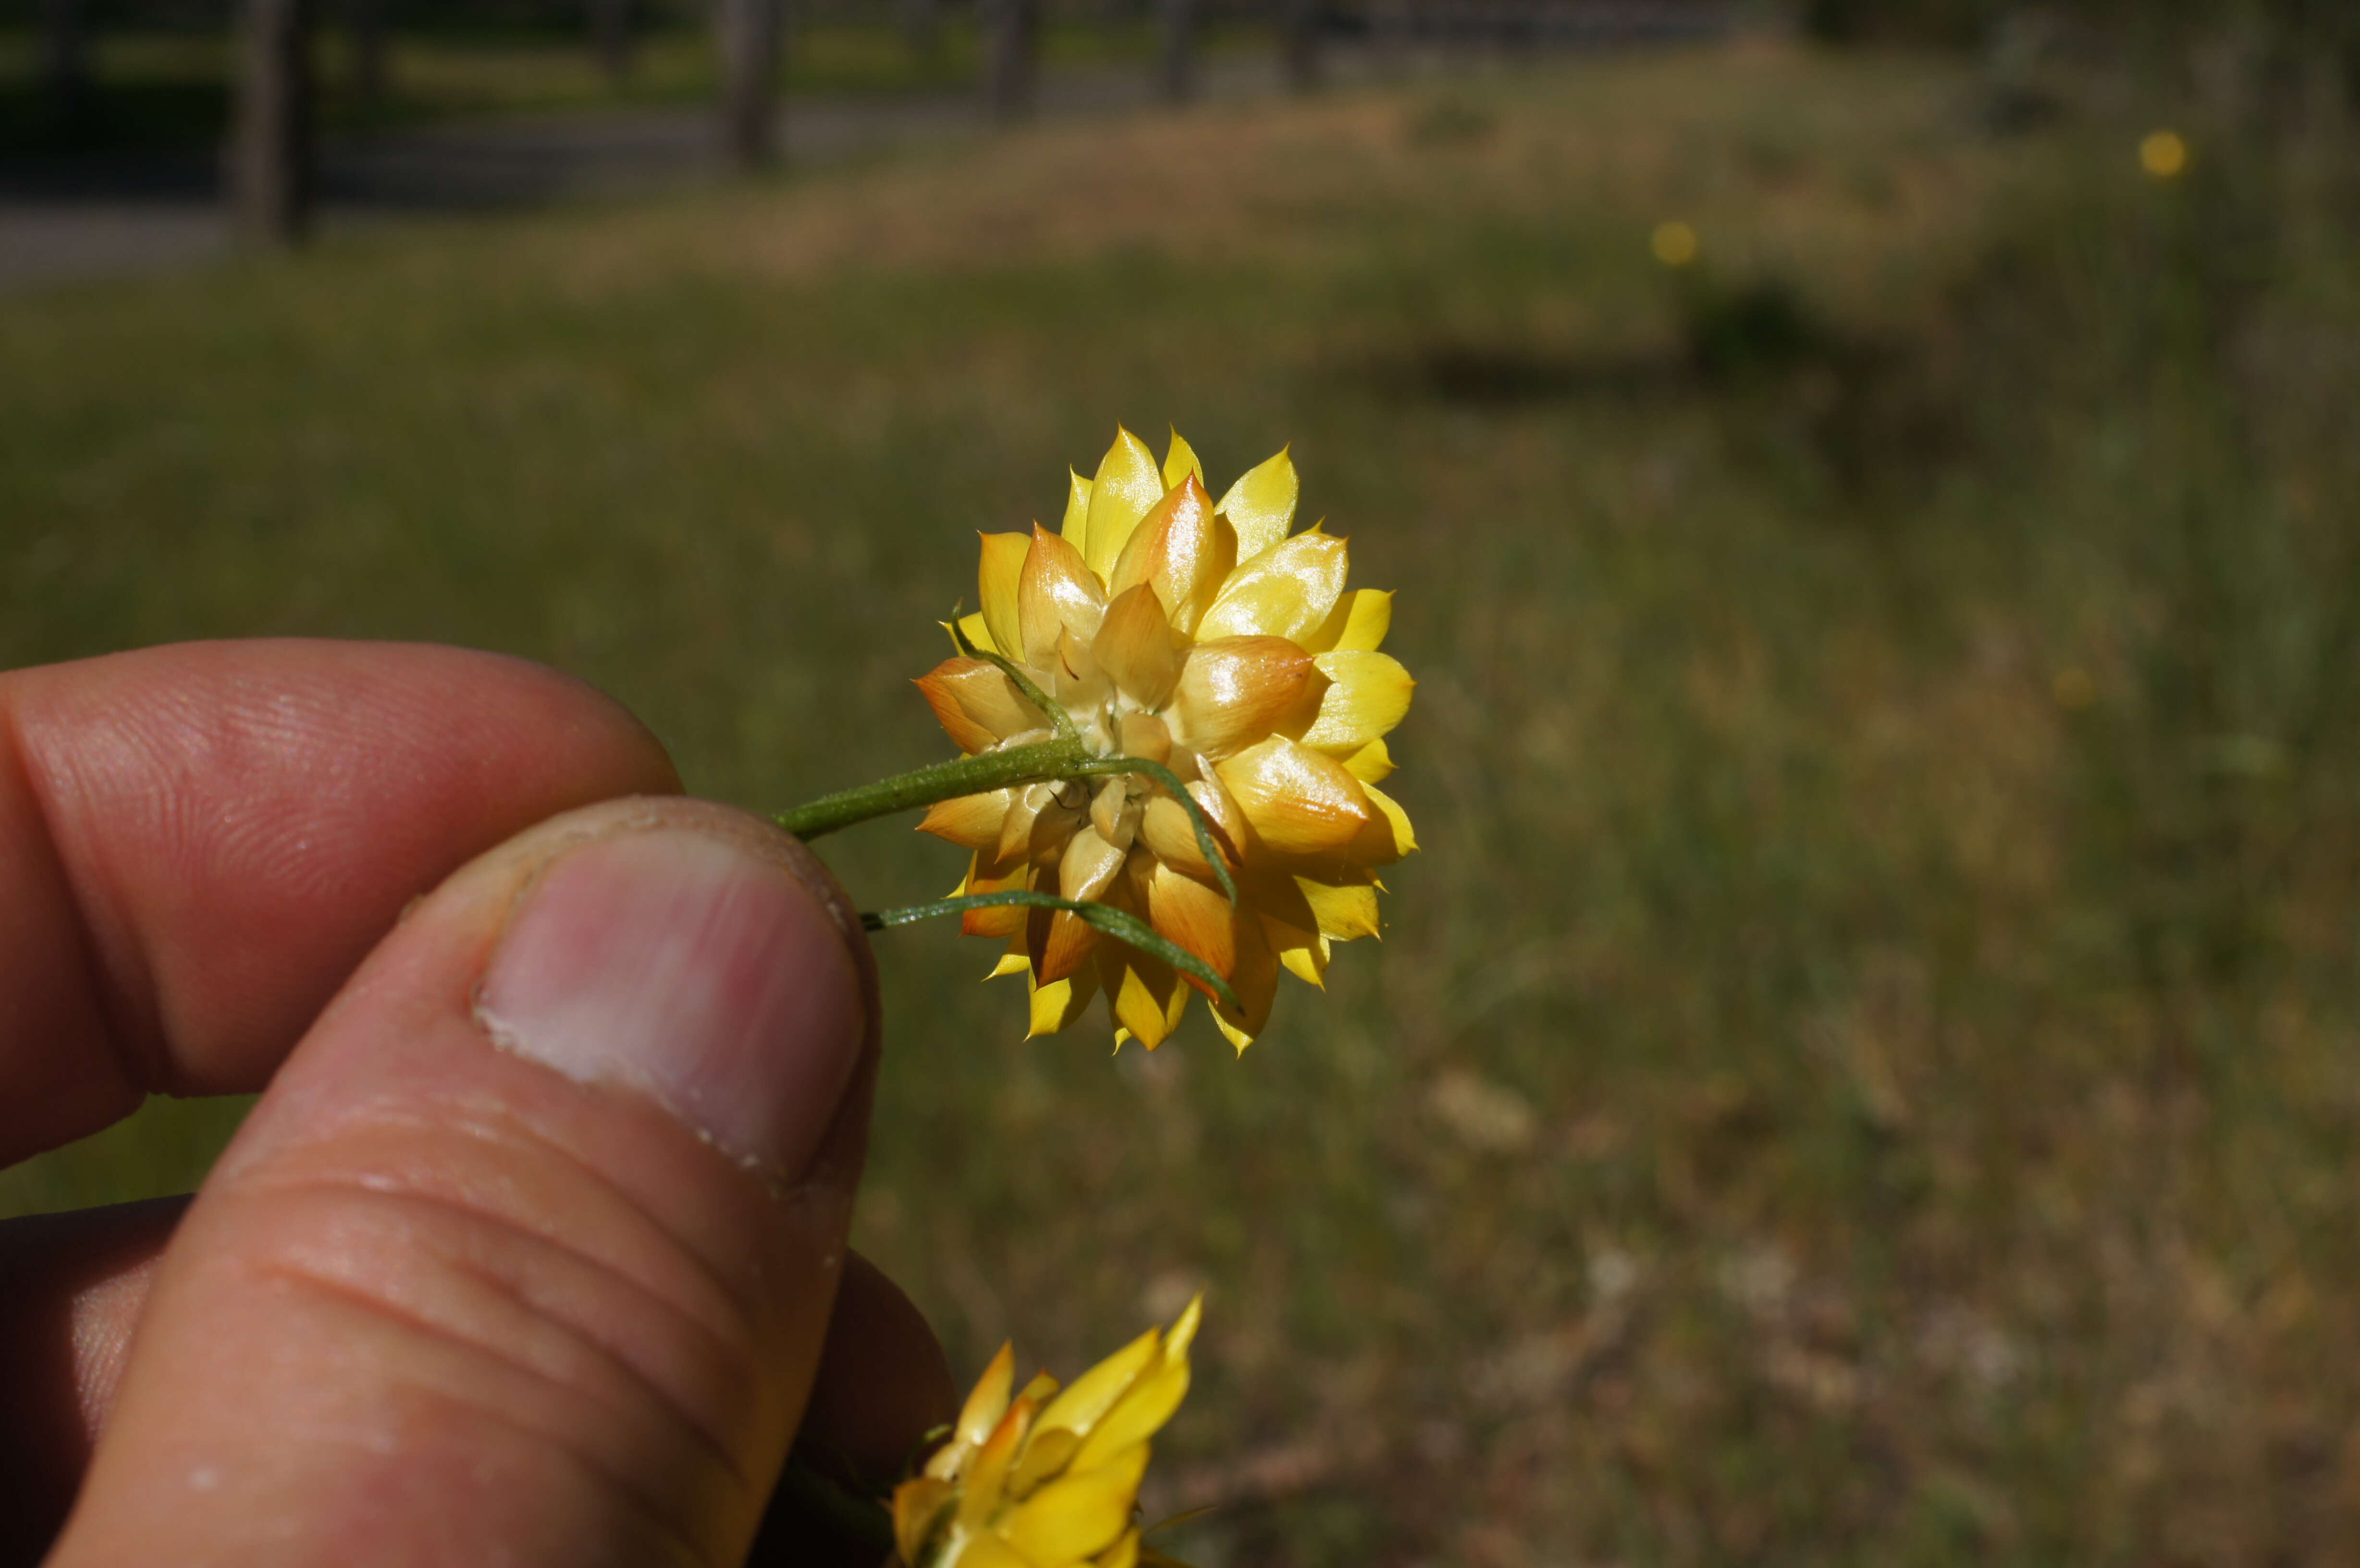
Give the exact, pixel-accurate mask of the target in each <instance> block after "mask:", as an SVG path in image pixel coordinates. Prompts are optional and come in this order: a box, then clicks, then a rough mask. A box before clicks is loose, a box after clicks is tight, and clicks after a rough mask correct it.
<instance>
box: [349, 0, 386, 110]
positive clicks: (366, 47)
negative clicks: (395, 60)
mask: <svg viewBox="0 0 2360 1568" xmlns="http://www.w3.org/2000/svg"><path fill="white" fill-rule="evenodd" d="M388 3H389V0H344V27H345V29H346V31H347V32H348V34H349V35H350V38H351V42H352V50H353V96H354V97H355V98H356V99H358V100H359V101H360V103H362V104H363V105H364V106H366V107H367V108H370V109H376V108H378V107H381V106H382V105H383V104H384V103H385V92H386V78H387V76H388V68H387V40H386V15H385V13H386V7H387V5H388Z"/></svg>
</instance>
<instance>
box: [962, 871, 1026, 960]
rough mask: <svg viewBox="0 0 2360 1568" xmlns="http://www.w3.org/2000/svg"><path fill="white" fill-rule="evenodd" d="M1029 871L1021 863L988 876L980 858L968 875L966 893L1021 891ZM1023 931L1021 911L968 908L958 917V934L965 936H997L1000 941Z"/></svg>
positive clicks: (1022, 914) (1022, 913) (1022, 912)
mask: <svg viewBox="0 0 2360 1568" xmlns="http://www.w3.org/2000/svg"><path fill="white" fill-rule="evenodd" d="M1031 880H1032V867H1031V866H1028V865H1025V864H1023V863H1022V862H1019V863H1017V864H1016V865H1014V866H1009V867H1007V868H1006V869H1004V870H1001V871H999V872H997V873H988V872H987V871H986V869H985V862H984V860H983V857H982V856H981V855H978V856H977V857H976V861H975V865H974V866H973V867H972V868H970V869H969V870H968V872H967V886H966V887H965V888H964V889H962V890H963V891H965V892H968V893H1005V892H1008V891H1010V890H1011V888H1022V887H1026V886H1028V885H1029V884H1030V882H1031ZM1023 930H1024V911H1023V910H1022V909H1014V908H1009V909H969V910H968V911H967V913H966V914H964V915H961V916H960V917H959V931H961V932H962V933H963V934H965V935H967V936H989V937H999V938H1000V939H1002V940H1003V941H1004V940H1006V939H1007V938H1009V937H1012V936H1015V935H1017V934H1019V933H1020V932H1022V931H1023Z"/></svg>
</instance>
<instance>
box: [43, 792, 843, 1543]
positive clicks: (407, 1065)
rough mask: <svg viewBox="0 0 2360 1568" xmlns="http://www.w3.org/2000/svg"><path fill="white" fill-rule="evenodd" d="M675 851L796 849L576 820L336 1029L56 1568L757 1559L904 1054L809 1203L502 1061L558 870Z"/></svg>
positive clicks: (247, 1152) (420, 937) (366, 984)
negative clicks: (665, 841)
mask: <svg viewBox="0 0 2360 1568" xmlns="http://www.w3.org/2000/svg"><path fill="white" fill-rule="evenodd" d="M657 822H672V823H685V822H695V823H697V824H698V825H700V826H701V827H703V828H705V829H707V830H709V831H714V832H718V833H747V834H764V835H769V836H770V837H771V838H773V839H775V838H776V837H777V835H775V834H772V833H770V830H769V829H767V828H765V827H763V826H762V825H761V824H759V822H755V821H753V820H752V819H750V818H746V817H743V816H742V815H741V814H739V813H736V812H730V811H726V810H725V809H723V808H719V807H713V806H707V805H704V804H702V803H699V802H694V801H687V800H669V801H659V800H649V801H628V802H610V803H609V804H607V805H606V806H602V807H595V808H591V809H589V810H587V811H580V812H574V813H571V814H570V815H568V816H566V817H563V818H560V819H558V820H557V821H555V822H552V823H549V824H546V825H545V826H544V827H542V828H541V829H539V830H536V831H535V832H533V833H529V834H527V835H525V836H524V837H523V838H522V839H520V840H519V841H517V842H516V843H514V844H510V845H508V846H504V847H503V848H502V849H501V850H499V851H497V852H495V853H494V854H493V855H488V856H486V857H485V858H484V859H483V860H481V861H478V862H477V863H475V865H474V866H470V867H468V868H467V869H466V870H464V871H463V872H461V873H460V874H459V875H458V876H457V877H453V879H452V881H451V882H450V883H449V884H447V885H446V886H445V887H443V889H441V890H440V891H438V892H437V893H436V894H435V895H434V897H433V898H431V899H430V900H428V901H427V903H426V904H425V905H424V906H422V907H421V909H418V910H417V911H415V912H413V914H412V915H411V916H410V918H409V919H407V920H404V922H403V923H402V925H401V926H400V927H399V929H398V930H397V931H395V932H394V933H393V935H392V936H391V937H390V938H388V941H387V942H385V943H384V944H383V945H382V946H381V947H380V948H379V950H378V951H377V953H375V954H373V955H372V956H371V958H370V960H369V961H368V963H367V964H366V965H365V966H364V967H363V969H362V970H361V972H360V974H359V975H356V976H355V979H354V981H353V983H352V984H351V985H349V986H347V987H346V988H345V990H344V992H343V993H342V994H341V995H340V996H338V997H337V999H336V1001H335V1002H334V1003H333V1004H332V1005H331V1007H329V1009H328V1010H327V1012H326V1013H325V1014H324V1015H323V1016H322V1018H321V1020H320V1022H319V1024H318V1026H317V1027H316V1028H315V1029H313V1030H312V1032H311V1035H310V1036H309V1037H307V1039H306V1040H305V1041H304V1043H303V1045H302V1046H301V1047H300V1048H299V1049H298V1050H297V1051H296V1052H295V1054H294V1055H293V1056H292V1057H291V1058H290V1061H289V1063H288V1065H287V1067H286V1068H285V1069H284V1070H283V1071H282V1072H281V1073H280V1075H279V1079H278V1080H277V1081H275V1082H274V1083H273V1085H272V1087H271V1090H270V1091H269V1093H268V1094H266V1096H265V1097H264V1099H263V1101H262V1103H261V1104H260V1105H258V1106H257V1109H256V1112H255V1114H254V1115H253V1116H251V1117H250V1118H249V1119H248V1122H247V1124H246V1127H245V1128H244V1129H242V1130H241V1132H240V1135H239V1137H238V1138H237V1139H236V1140H235V1142H234V1143H233V1145H232V1147H231V1149H229V1151H228V1152H227V1154H225V1155H224V1159H223V1160H222V1162H221V1164H220V1165H219V1166H218V1167H217V1168H216V1170H215V1172H214V1174H213V1177H212V1178H211V1179H210V1180H209V1181H207V1183H206V1185H205V1187H204V1189H203V1190H202V1192H200V1193H199V1194H198V1197H197V1200H196V1202H195V1203H193V1204H192V1205H191V1209H190V1212H189V1214H188V1216H187V1218H186V1219H185V1220H184V1221H183V1222H182V1225H181V1227H180V1233H179V1234H178V1235H177V1236H176V1237H175V1238H174V1240H173V1242H172V1244H171V1246H170V1247H169V1249H168V1251H167V1253H166V1255H165V1258H164V1262H163V1264H162V1266H161V1268H160V1269H158V1274H157V1278H156V1283H155V1286H154V1288H153V1291H152V1293H151V1295H150V1298H149V1301H148V1303H147V1310H146V1312H145V1314H144V1316H143V1318H142V1321H141V1323H140V1326H139V1329H138V1331H137V1335H136V1338H135V1340H134V1344H133V1347H132V1352H131V1357H130V1363H129V1366H128V1367H127V1368H126V1372H125V1374H124V1378H123V1382H122V1386H121V1388H120V1390H119V1392H118V1395H117V1398H116V1402H115V1410H114V1412H113V1415H112V1418H111V1421H110V1424H109V1425H108V1427H107V1429H106V1432H105V1433H104V1437H103V1439H102V1440H101V1442H100V1443H99V1446H98V1451H97V1454H96V1455H95V1457H94V1459H93V1464H92V1466H91V1470H90V1474H89V1477H88V1480H87V1482H86V1485H85V1486H84V1488H83V1491H82V1496H81V1497H80V1499H79V1501H78V1502H77V1504H76V1506H75V1508H74V1511H73V1514H72V1516H71V1519H70V1520H69V1522H68V1525H67V1528H66V1531H65V1535H64V1537H63V1539H62V1540H61V1541H60V1545H59V1548H58V1551H57V1553H56V1555H55V1557H54V1558H53V1561H54V1562H55V1563H59V1564H60V1565H71V1564H79V1563H118V1562H140V1561H162V1560H166V1559H168V1558H169V1560H170V1561H173V1562H176V1563H233V1562H235V1563H294V1562H306V1563H309V1562H318V1561H322V1560H326V1559H329V1558H331V1557H333V1556H335V1555H342V1554H353V1553H358V1554H361V1555H363V1556H365V1557H366V1560H368V1561H370V1562H372V1563H412V1562H414V1563H449V1562H470V1561H495V1560H497V1561H509V1562H515V1563H526V1564H530V1563H543V1562H546V1563H567V1564H569V1565H571V1564H577V1563H646V1562H659V1563H661V1562H695V1563H730V1562H735V1561H737V1560H739V1559H740V1558H742V1556H743V1554H744V1552H745V1549H746V1545H747V1543H748V1541H750V1539H751V1536H752V1532H753V1530H754V1527H755V1524H756V1522H757V1520H758V1519H759V1516H760V1513H761V1509H762V1506H763V1503H764V1501H765V1500H766V1498H767V1497H768V1494H769V1491H770V1485H771V1482H772V1480H773V1479H774V1477H775V1475H776V1473H777V1469H778V1467H779V1465H780V1463H781V1460H782V1459H783V1456H784V1454H785V1452H786V1449H787V1445H788V1442H789V1439H790V1435H791V1434H792V1432H793V1431H794V1429H795V1426H796V1423H797V1421H798V1419H799V1417H800V1415H801V1413H802V1409H803V1402H804V1399H805V1396H806V1394H807V1391H808V1389H809V1387H810V1384H811V1380H812V1377H813V1374H814V1369H815V1367H816V1363H817V1360H818V1356H819V1351H820V1346H821V1344H822V1342H823V1339H824V1337H825V1329H826V1324H827V1319H828V1314H829V1308H830V1304H831V1301H832V1299H833V1296H834V1292H835V1289H836V1281H837V1279H838V1276H839V1274H840V1273H841V1270H842V1266H843V1258H844V1256H845V1232H846V1229H847V1223H848V1220H849V1216H850V1208H851V1195H852V1187H853V1183H854V1181H856V1180H857V1177H858V1168H859V1164H860V1160H861V1155H862V1151H863V1149H864V1147H865V1138H866V1127H867V1118H868V1105H869V1094H870V1091H871V1089H872V1087H873V1083H874V1074H875V1061H876V1051H875V1041H874V1039H873V1038H872V1039H871V1040H870V1041H869V1045H868V1046H867V1048H866V1049H865V1050H864V1051H863V1053H862V1057H861V1061H860V1064H859V1066H858V1069H857V1071H856V1073H855V1077H854V1080H853V1083H852V1086H851V1088H850V1089H849V1090H848V1091H847V1093H846V1094H845V1095H844V1096H843V1098H842V1101H841V1108H840V1113H839V1115H838V1116H837V1118H836V1122H835V1124H834V1125H833V1126H832V1127H831V1128H830V1130H829V1132H828V1134H827V1135H826V1138H825V1142H824V1145H823V1147H822V1149H821V1150H820V1152H819V1154H818V1156H817V1157H816V1158H815V1159H814V1161H813V1163H812V1165H811V1167H810V1168H809V1169H808V1170H806V1171H803V1172H802V1173H801V1174H800V1175H799V1176H797V1177H795V1178H793V1179H792V1180H790V1181H788V1182H786V1183H785V1184H784V1185H782V1186H781V1185H778V1184H774V1183H771V1182H769V1181H764V1180H762V1179H761V1178H760V1177H759V1176H758V1175H757V1174H755V1173H754V1172H752V1171H748V1170H747V1169H746V1168H744V1167H743V1166H741V1165H739V1164H737V1163H736V1162H734V1161H732V1160H729V1159H727V1158H726V1157H724V1156H723V1155H721V1154H720V1153H719V1152H718V1151H717V1150H716V1149H713V1148H711V1147H710V1146H708V1145H707V1144H705V1143H704V1142H703V1141H701V1140H699V1139H698V1138H695V1137H694V1136H693V1135H692V1134H690V1133H689V1132H688V1131H687V1130H686V1129H685V1128H684V1127H683V1126H682V1125H681V1124H680V1123H679V1122H678V1121H676V1120H675V1119H674V1118H673V1117H672V1116H671V1115H670V1114H669V1113H667V1112H666V1111H664V1110H663V1109H661V1107H659V1106H658V1105H655V1104H654V1103H653V1102H652V1101H650V1100H647V1099H645V1098H643V1097H641V1096H640V1095H639V1094H636V1093H633V1092H631V1091H629V1090H625V1089H619V1088H611V1087H597V1086H586V1085H584V1084H581V1083H574V1082H573V1081H571V1080H567V1079H564V1078H562V1077H560V1076H558V1075H557V1074H555V1073H551V1072H549V1071H548V1070H547V1069H545V1068H543V1067H541V1066H539V1065H538V1064H536V1063H534V1062H529V1061H526V1060H523V1059H521V1058H519V1057H516V1056H513V1055H510V1054H508V1053H506V1052H503V1051H497V1050H495V1049H492V1048H491V1047H490V1046H489V1045H488V1044H487V1042H486V1040H485V1039H484V1037H483V1036H482V1035H481V1033H480V1032H479V1026H478V1025H477V1023H476V1021H475V1018H474V1017H473V1016H472V1013H471V1010H470V1001H471V997H472V995H473V990H474V987H475V984H476V980H477V976H478V975H480V974H481V972H482V969H483V966H484V964H485V962H486V957H487V955H488V953H489V951H490V949H491V947H492V946H493V944H494V942H496V940H497V935H498V933H499V931H500V929H501V927H502V924H503V922H504V920H506V918H507V915H508V910H509V908H510V906H511V904H512V902H513V900H514V899H515V898H516V896H517V894H518V892H519V890H520V889H521V888H522V887H524V886H525V884H526V883H527V882H528V881H529V880H530V876H531V874H532V872H533V870H534V869H535V868H536V867H537V866H539V865H541V863H543V862H544V861H546V860H547V859H548V858H549V857H550V856H551V855H552V854H554V853H555V852H556V851H557V849H558V848H559V847H560V846H562V845H563V844H567V843H570V842H574V841H575V840H578V839H579V838H580V837H582V836H585V835H597V834H603V833H620V832H630V831H639V830H642V829H644V828H646V827H648V826H650V825H653V824H655V823H657ZM772 847H773V848H774V849H775V850H776V852H777V853H778V854H779V855H781V858H782V864H792V866H795V867H796V869H797V875H799V876H800V877H808V878H809V882H808V884H807V885H809V886H811V887H814V888H824V889H825V890H826V892H827V894H828V896H829V898H830V899H831V901H832V902H833V903H834V904H835V905H836V907H837V908H841V900H840V895H837V894H836V893H835V892H834V889H833V884H832V883H830V882H828V881H827V880H826V878H825V872H824V871H821V870H820V869H818V867H817V865H816V862H814V861H811V860H810V859H809V857H808V853H807V852H804V851H803V850H802V849H801V847H800V846H799V845H792V842H791V841H783V840H781V841H779V844H776V845H773V846H772ZM845 918H846V919H847V920H848V919H849V913H848V910H847V911H846V913H845ZM851 929H852V931H854V932H855V933H857V931H858V926H857V922H855V923H853V925H852V928H851ZM852 942H853V945H852V946H851V951H852V952H854V953H856V954H858V955H859V958H860V962H861V963H862V964H863V968H864V984H865V985H867V986H868V988H869V996H870V999H871V1000H870V1006H869V1009H868V1016H869V1018H870V1020H871V1024H870V1028H871V1030H872V1036H873V1029H874V1022H873V1020H874V1018H875V1007H874V988H873V987H874V980H873V974H872V973H870V972H869V971H868V970H867V968H866V964H867V960H866V951H867V950H866V946H865V943H859V942H858V938H857V934H856V935H855V937H854V938H853V939H852Z"/></svg>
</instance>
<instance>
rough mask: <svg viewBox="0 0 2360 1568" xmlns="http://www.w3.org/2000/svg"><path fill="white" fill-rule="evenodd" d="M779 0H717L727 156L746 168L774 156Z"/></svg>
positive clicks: (772, 160)
mask: <svg viewBox="0 0 2360 1568" xmlns="http://www.w3.org/2000/svg"><path fill="white" fill-rule="evenodd" d="M717 11H718V16H719V21H720V33H721V39H720V43H721V97H722V104H721V117H722V128H723V134H724V136H726V138H727V144H728V148H729V158H730V161H731V162H733V163H735V164H736V165H737V167H738V168H739V169H745V170H748V171H749V172H750V171H752V170H755V169H767V168H769V167H770V165H772V164H774V163H776V162H778V160H779V44H780V39H781V33H782V30H783V29H782V25H781V24H782V18H781V0H719V4H718V6H717Z"/></svg>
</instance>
